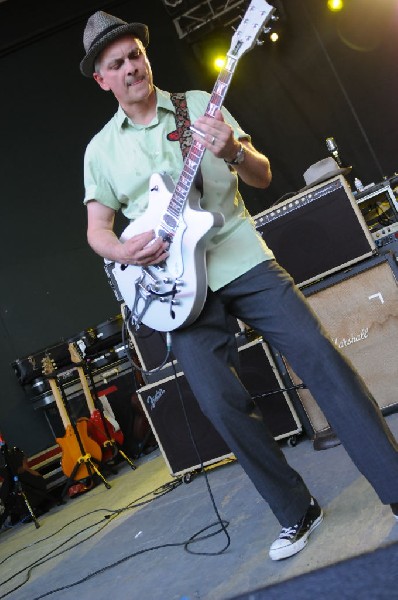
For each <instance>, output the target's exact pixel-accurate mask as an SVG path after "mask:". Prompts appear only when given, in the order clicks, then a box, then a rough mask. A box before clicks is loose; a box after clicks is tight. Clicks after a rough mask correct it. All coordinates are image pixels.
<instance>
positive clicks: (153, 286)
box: [105, 0, 275, 332]
mask: <svg viewBox="0 0 398 600" xmlns="http://www.w3.org/2000/svg"><path fill="white" fill-rule="evenodd" d="M274 11H275V7H274V6H272V5H270V4H268V2H266V1H265V0H252V1H251V2H250V5H249V7H248V9H247V10H246V13H245V15H244V17H243V19H242V22H241V24H240V25H239V27H238V29H237V30H236V31H235V33H234V35H233V37H232V43H231V47H230V49H229V51H228V52H227V60H226V63H225V66H224V67H223V68H222V69H221V71H220V74H219V77H218V79H217V81H216V83H215V85H214V88H213V91H212V94H211V97H210V100H209V103H208V105H207V108H206V111H205V116H207V117H213V118H214V116H215V113H216V111H217V110H218V109H221V107H222V105H223V102H224V98H225V95H226V93H227V90H228V88H229V85H230V83H231V80H232V76H233V73H234V71H235V68H236V65H237V63H238V60H239V59H240V57H241V56H242V55H243V54H244V53H245V52H247V51H248V50H250V49H251V48H252V47H253V46H254V45H255V44H256V42H257V39H258V37H259V36H260V34H261V33H262V31H263V30H264V29H265V25H266V24H267V22H268V21H269V20H270V19H271V18H272V15H273V13H274ZM204 152H205V147H204V146H203V144H201V143H200V142H199V141H197V140H194V141H193V142H192V144H191V146H190V149H189V152H188V155H187V157H186V158H185V161H184V168H183V171H182V173H181V174H180V177H179V179H178V181H177V183H176V184H174V182H173V180H172V179H171V177H170V176H169V175H167V174H160V173H154V174H153V175H152V176H151V178H150V181H149V197H148V207H147V209H146V211H145V212H144V214H143V215H141V216H140V217H138V218H137V219H136V220H134V221H133V222H132V223H130V225H128V226H127V228H126V229H125V230H124V231H123V233H122V235H121V237H120V240H121V241H122V242H124V241H126V240H128V239H130V238H132V237H133V236H135V235H137V234H139V233H142V232H144V231H150V230H152V229H153V230H154V231H155V234H156V237H161V238H163V240H164V241H166V242H167V243H168V244H169V247H168V251H169V256H168V257H167V259H166V260H165V261H164V262H163V263H162V264H159V265H150V266H146V267H141V266H137V265H126V264H120V263H116V262H112V261H109V260H106V261H105V271H106V273H107V275H108V280H109V283H110V285H111V287H112V288H113V291H114V293H115V295H116V297H117V298H118V300H120V299H121V298H122V299H123V301H124V302H125V303H126V305H127V306H128V307H129V309H130V312H131V321H132V323H133V325H134V326H135V328H137V329H138V327H139V326H140V324H141V323H144V324H145V325H147V326H148V327H150V328H151V329H155V330H157V331H167V332H169V331H173V330H175V329H178V328H180V327H186V326H187V325H189V324H190V323H192V322H193V321H195V319H196V318H197V317H198V316H199V314H200V313H201V311H202V308H203V305H204V303H205V300H206V295H207V270H206V249H207V246H208V243H209V240H210V239H211V238H212V237H213V236H214V235H215V234H216V233H217V232H218V231H219V229H220V227H222V226H223V224H224V217H223V215H222V214H221V213H217V212H210V211H207V210H204V209H202V208H201V205H200V200H201V198H200V194H199V192H198V191H197V190H196V189H195V186H194V185H193V183H194V181H195V178H196V175H197V173H198V170H199V166H200V163H201V161H202V158H203V155H204Z"/></svg>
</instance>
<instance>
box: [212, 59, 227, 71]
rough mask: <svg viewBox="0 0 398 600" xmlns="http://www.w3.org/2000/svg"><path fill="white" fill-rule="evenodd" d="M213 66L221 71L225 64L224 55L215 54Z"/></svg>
mask: <svg viewBox="0 0 398 600" xmlns="http://www.w3.org/2000/svg"><path fill="white" fill-rule="evenodd" d="M213 64H214V68H215V69H216V71H221V69H222V68H223V67H224V65H225V57H224V56H217V57H216V58H215V59H214V63H213Z"/></svg>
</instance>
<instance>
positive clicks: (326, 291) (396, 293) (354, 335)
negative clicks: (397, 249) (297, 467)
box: [285, 254, 398, 437]
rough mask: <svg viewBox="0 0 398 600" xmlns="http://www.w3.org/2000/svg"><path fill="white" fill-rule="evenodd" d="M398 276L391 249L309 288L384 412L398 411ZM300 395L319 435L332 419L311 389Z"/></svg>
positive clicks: (338, 343) (329, 328)
mask: <svg viewBox="0 0 398 600" xmlns="http://www.w3.org/2000/svg"><path fill="white" fill-rule="evenodd" d="M397 281H398V267H397V264H396V261H395V258H394V257H393V256H392V255H387V254H386V255H383V256H378V257H374V258H372V259H369V260H368V261H366V262H365V263H362V264H361V265H356V266H355V267H353V268H352V269H350V270H349V271H348V272H346V273H344V274H340V275H339V276H337V275H334V276H332V277H331V278H328V280H327V281H323V282H318V283H316V284H314V285H312V286H309V287H308V288H306V289H305V290H304V294H305V295H306V296H307V300H308V302H309V303H310V305H311V307H312V308H313V310H314V311H315V313H316V314H317V315H318V317H319V318H320V320H321V323H322V324H323V326H324V327H325V329H326V330H327V331H328V333H329V334H330V336H331V338H332V340H333V341H334V343H335V344H336V346H338V348H340V349H341V351H342V352H343V354H345V355H346V356H347V357H348V358H349V359H350V361H351V363H352V364H353V366H354V367H355V368H356V370H357V371H358V373H359V374H360V375H361V377H362V378H363V380H364V381H365V383H366V385H367V386H368V388H369V389H370V391H371V392H372V394H373V396H374V398H375V400H376V402H377V404H378V405H379V407H380V409H381V410H382V412H383V413H384V414H385V415H387V414H389V413H393V412H397V411H398V391H397V390H398V388H397V382H398V379H397V356H398V283H397ZM285 365H286V367H287V371H288V373H289V374H290V378H291V379H292V381H293V383H294V384H300V383H301V381H300V379H299V378H298V377H297V375H296V374H295V373H294V371H293V370H292V369H291V367H290V366H289V365H288V364H287V363H286V361H285ZM304 383H305V382H304ZM298 396H299V398H300V400H301V403H302V405H303V407H304V410H305V413H306V415H307V417H308V420H309V422H310V424H311V427H312V430H313V433H315V437H316V435H317V434H318V433H320V432H321V431H323V430H326V429H327V428H328V427H329V424H328V422H327V419H326V417H325V415H324V414H323V412H322V411H321V409H320V408H319V406H318V404H317V403H316V398H314V397H313V396H312V395H311V394H310V392H309V391H308V390H307V389H302V390H299V391H298ZM349 410H350V407H349V406H347V411H349Z"/></svg>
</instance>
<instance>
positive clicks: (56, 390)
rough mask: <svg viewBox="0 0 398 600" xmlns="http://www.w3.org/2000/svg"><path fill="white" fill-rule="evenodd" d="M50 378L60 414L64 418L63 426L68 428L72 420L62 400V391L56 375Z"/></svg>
mask: <svg viewBox="0 0 398 600" xmlns="http://www.w3.org/2000/svg"><path fill="white" fill-rule="evenodd" d="M48 380H49V382H50V387H51V391H52V393H53V396H54V400H55V403H56V405H57V408H58V412H59V415H60V417H61V419H62V424H63V426H64V428H65V430H66V429H67V428H68V426H70V425H71V422H70V419H69V415H68V412H67V410H66V407H65V404H64V401H63V400H62V396H61V392H60V391H59V388H58V385H57V383H56V381H55V378H54V377H49V379H48Z"/></svg>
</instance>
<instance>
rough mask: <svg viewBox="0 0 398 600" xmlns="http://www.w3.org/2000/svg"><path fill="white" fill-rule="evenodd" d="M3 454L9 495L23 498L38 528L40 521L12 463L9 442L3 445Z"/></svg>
mask: <svg viewBox="0 0 398 600" xmlns="http://www.w3.org/2000/svg"><path fill="white" fill-rule="evenodd" d="M1 454H2V463H3V465H4V470H5V473H4V477H6V478H7V483H4V484H3V485H6V486H7V490H8V496H14V497H15V496H19V497H20V498H22V500H23V502H24V504H25V506H26V508H27V509H28V512H29V515H30V517H31V519H32V521H33V522H34V524H35V527H36V529H38V528H39V527H40V523H39V521H38V520H37V517H36V515H35V513H34V511H33V508H32V506H31V504H30V502H29V500H28V498H27V496H26V494H25V492H24V490H23V487H22V484H21V482H20V480H19V477H18V475H16V473H15V470H14V469H13V468H12V465H11V464H10V459H9V454H8V447H7V444H2V445H1ZM6 505H7V504H6ZM8 514H9V513H8ZM5 518H6V517H4V518H3V519H2V522H3V521H4V520H5Z"/></svg>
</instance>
